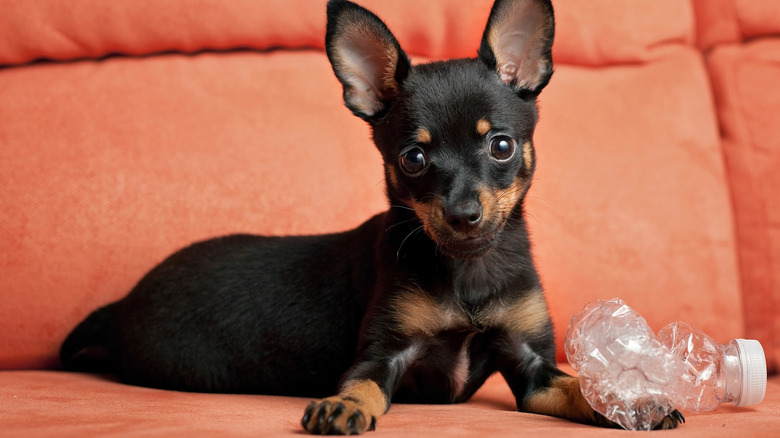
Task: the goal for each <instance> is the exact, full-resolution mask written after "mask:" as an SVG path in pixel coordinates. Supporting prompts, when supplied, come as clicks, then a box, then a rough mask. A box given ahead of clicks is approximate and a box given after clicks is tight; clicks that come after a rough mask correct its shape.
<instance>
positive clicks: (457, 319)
mask: <svg viewBox="0 0 780 438" xmlns="http://www.w3.org/2000/svg"><path fill="white" fill-rule="evenodd" d="M395 311H396V318H395V320H396V323H397V329H398V330H399V331H401V332H402V333H403V334H405V335H407V336H409V338H410V339H413V341H411V345H410V346H409V347H407V348H406V349H404V350H403V351H401V352H399V353H398V354H397V355H396V356H395V357H394V358H393V359H392V360H393V361H395V362H396V364H397V365H402V366H403V368H404V369H406V375H405V378H404V379H403V380H402V390H403V387H404V386H405V387H406V388H405V389H406V390H407V391H409V392H410V393H413V394H414V396H413V397H411V396H410V398H414V399H415V400H421V399H422V400H428V401H431V402H452V401H456V400H459V399H461V397H462V396H463V395H464V391H465V389H466V388H467V385H468V383H469V381H470V380H471V379H473V376H471V374H472V365H473V362H474V360H475V358H478V357H480V356H482V355H485V354H487V352H486V351H480V348H479V347H477V348H474V345H473V343H472V341H473V340H474V339H475V337H476V336H481V335H482V334H483V333H484V331H485V330H486V329H488V328H489V326H490V325H491V324H492V322H493V319H494V313H495V312H493V311H491V310H490V309H485V308H476V307H466V306H463V305H460V304H458V303H456V302H449V303H441V302H438V301H437V300H435V299H433V298H432V297H431V296H429V295H426V294H424V293H421V292H420V291H415V292H413V293H408V294H406V295H405V296H403V298H399V300H398V301H396V304H395Z"/></svg>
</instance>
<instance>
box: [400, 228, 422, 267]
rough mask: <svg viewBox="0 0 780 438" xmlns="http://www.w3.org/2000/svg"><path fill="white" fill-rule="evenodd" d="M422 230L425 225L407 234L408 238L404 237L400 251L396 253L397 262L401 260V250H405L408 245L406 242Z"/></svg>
mask: <svg viewBox="0 0 780 438" xmlns="http://www.w3.org/2000/svg"><path fill="white" fill-rule="evenodd" d="M422 229H423V225H420V226H419V227H417V228H415V229H413V230H412V231H410V232H409V234H407V235H406V237H404V240H402V241H401V244H400V245H398V251H397V252H396V253H395V258H396V259H397V260H400V259H401V250H402V249H403V247H404V244H405V243H406V241H407V240H409V238H410V237H412V236H413V235H415V234H417V233H418V232H419V231H421V230H422Z"/></svg>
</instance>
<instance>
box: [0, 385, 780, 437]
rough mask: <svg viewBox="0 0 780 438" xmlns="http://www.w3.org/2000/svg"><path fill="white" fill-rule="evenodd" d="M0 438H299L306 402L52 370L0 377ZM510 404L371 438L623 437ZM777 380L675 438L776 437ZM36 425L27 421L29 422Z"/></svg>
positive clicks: (482, 403)
mask: <svg viewBox="0 0 780 438" xmlns="http://www.w3.org/2000/svg"><path fill="white" fill-rule="evenodd" d="M0 388H2V395H0V397H2V402H3V419H2V426H3V434H4V435H7V436H24V437H26V438H37V437H41V438H44V437H45V438H49V437H52V436H57V437H62V438H69V437H84V436H106V435H110V436H114V437H117V438H125V437H137V436H166V437H185V438H186V437H192V436H220V437H233V436H267V437H287V436H289V437H300V436H302V435H301V433H302V429H301V426H300V423H299V422H300V418H301V416H302V415H303V411H304V409H305V408H306V405H307V404H308V403H309V400H308V399H304V398H293V397H269V396H253V395H223V394H190V393H181V392H171V391H161V390H155V389H148V388H139V387H132V386H126V385H122V384H119V383H115V382H113V381H111V380H108V379H105V378H103V377H99V376H90V375H82V374H71V373H58V372H52V371H26V372H19V371H17V372H13V371H4V372H0ZM514 409H515V408H514V398H513V397H512V394H511V393H510V391H509V388H508V387H507V386H506V383H504V381H503V379H501V377H500V376H498V375H495V376H493V377H491V378H490V379H489V380H488V382H487V383H486V384H485V386H484V387H483V388H482V389H480V391H479V392H477V394H476V395H475V396H474V398H473V399H472V400H471V401H469V402H468V403H465V404H460V405H406V404H395V405H393V406H392V407H391V408H390V411H389V412H388V413H387V414H386V415H385V416H383V417H381V418H380V419H379V421H378V422H377V431H376V432H371V436H374V435H376V436H382V437H404V438H417V437H419V438H429V437H431V436H436V437H442V436H452V437H466V436H468V437H481V436H485V437H491V438H504V437H507V438H509V437H511V438H514V437H517V436H518V435H527V436H537V435H538V436H575V437H582V438H589V437H594V438H610V437H615V438H619V437H625V436H627V435H626V432H625V431H621V430H606V429H601V428H596V427H590V426H584V425H580V424H575V423H570V422H567V421H565V420H560V419H557V418H551V417H545V416H541V415H533V414H524V413H518V412H516V411H514ZM778 410H780V379H778V378H774V379H771V380H770V382H769V387H768V390H767V396H766V398H765V400H764V402H763V403H762V404H760V405H756V406H753V407H748V408H735V407H733V406H729V405H727V406H723V407H720V408H719V409H718V410H716V411H714V412H710V413H706V414H688V413H686V414H685V415H686V419H687V423H686V424H683V425H681V426H680V428H679V429H677V430H676V431H675V432H672V433H674V434H675V436H684V437H706V438H719V437H724V438H731V437H733V436H738V435H739V436H749V437H751V438H753V437H755V438H763V437H767V438H769V437H774V436H776V435H777V430H778V428H780V417H779V416H778V415H777V412H778ZM33 419H34V421H31V420H33Z"/></svg>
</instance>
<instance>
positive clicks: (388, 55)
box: [325, 0, 411, 121]
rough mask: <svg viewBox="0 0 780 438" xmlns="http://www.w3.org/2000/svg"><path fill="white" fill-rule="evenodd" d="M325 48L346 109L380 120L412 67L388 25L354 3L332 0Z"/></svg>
mask: <svg viewBox="0 0 780 438" xmlns="http://www.w3.org/2000/svg"><path fill="white" fill-rule="evenodd" d="M325 49H326V50H327V52H328V59H330V63H331V65H332V66H333V71H334V72H335V73H336V77H337V78H338V79H339V81H340V82H341V84H342V85H343V86H344V102H345V103H346V104H347V108H349V109H350V110H352V112H353V113H355V115H357V116H359V117H361V118H362V119H364V120H369V121H370V120H372V119H375V118H378V117H381V116H382V115H383V114H384V113H385V112H386V111H387V110H388V109H389V107H390V105H392V103H393V101H394V100H395V97H396V95H397V93H398V90H399V88H400V87H401V84H402V82H403V80H404V79H405V78H406V77H407V75H408V74H409V69H410V68H411V64H410V62H409V58H407V57H406V54H405V53H404V52H403V51H402V50H401V46H399V45H398V41H396V39H395V37H394V36H393V34H392V33H390V30H389V29H388V28H387V26H386V25H385V24H384V23H383V22H382V20H380V19H379V18H378V17H377V16H376V15H374V14H372V13H371V12H369V11H368V10H366V9H364V8H362V7H360V6H358V5H356V4H354V3H351V2H349V1H346V0H331V1H330V2H329V3H328V30H327V34H326V35H325Z"/></svg>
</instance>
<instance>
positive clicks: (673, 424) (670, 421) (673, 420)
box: [653, 409, 685, 430]
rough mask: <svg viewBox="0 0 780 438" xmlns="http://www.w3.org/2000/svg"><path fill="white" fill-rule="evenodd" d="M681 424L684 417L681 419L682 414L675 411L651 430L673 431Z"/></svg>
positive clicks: (683, 421)
mask: <svg viewBox="0 0 780 438" xmlns="http://www.w3.org/2000/svg"><path fill="white" fill-rule="evenodd" d="M681 423H685V417H683V414H682V413H681V412H680V411H678V410H677V409H675V410H674V411H672V413H671V414H669V415H667V416H666V417H664V419H663V420H661V422H660V423H658V425H657V426H655V427H654V428H653V430H667V429H675V428H677V426H679V425H680V424H681Z"/></svg>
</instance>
